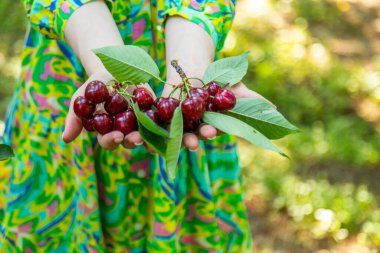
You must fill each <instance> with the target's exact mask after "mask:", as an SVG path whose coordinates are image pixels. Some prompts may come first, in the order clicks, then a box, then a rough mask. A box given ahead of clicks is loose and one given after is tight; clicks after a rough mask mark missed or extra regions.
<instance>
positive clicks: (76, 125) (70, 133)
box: [62, 72, 154, 150]
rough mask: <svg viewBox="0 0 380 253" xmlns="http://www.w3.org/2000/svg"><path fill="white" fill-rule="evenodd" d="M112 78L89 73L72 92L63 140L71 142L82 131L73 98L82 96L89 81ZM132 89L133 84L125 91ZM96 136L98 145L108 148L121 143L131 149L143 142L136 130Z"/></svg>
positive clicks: (107, 74) (103, 74)
mask: <svg viewBox="0 0 380 253" xmlns="http://www.w3.org/2000/svg"><path fill="white" fill-rule="evenodd" d="M113 79H114V78H113V77H112V76H111V75H110V74H109V73H107V72H105V73H104V72H102V73H95V74H93V75H91V76H90V77H89V78H88V80H87V81H86V82H85V83H84V84H83V85H82V86H81V87H79V88H78V90H77V91H76V92H75V93H74V95H73V96H72V97H71V101H70V108H69V112H68V114H67V116H66V122H65V130H64V132H63V135H62V139H63V141H64V142H66V143H70V142H72V141H73V140H75V139H76V138H77V137H78V136H79V135H80V133H81V132H82V127H83V126H82V122H81V120H80V119H79V118H78V117H77V116H76V115H75V113H74V109H73V103H74V101H75V99H76V98H77V97H79V96H84V92H85V89H86V87H87V85H88V84H89V83H90V82H91V81H94V80H99V81H102V82H103V83H107V82H109V81H111V80H113ZM143 86H144V88H146V89H148V90H149V91H150V92H151V94H152V95H153V96H154V92H153V91H152V89H151V88H150V87H149V85H148V84H144V85H143ZM134 89H135V86H133V85H131V86H129V87H128V90H127V91H128V92H129V93H133V90H134ZM97 138H98V143H99V145H100V146H102V147H103V148H105V149H109V150H113V149H115V148H116V147H118V146H119V145H120V144H122V145H123V146H124V147H125V148H128V149H133V148H135V147H136V146H140V145H142V144H143V139H142V138H141V136H140V134H139V133H138V132H137V131H134V132H132V133H129V134H128V135H126V136H124V134H123V133H122V132H120V131H112V132H109V133H107V134H105V135H101V134H99V133H98V135H97Z"/></svg>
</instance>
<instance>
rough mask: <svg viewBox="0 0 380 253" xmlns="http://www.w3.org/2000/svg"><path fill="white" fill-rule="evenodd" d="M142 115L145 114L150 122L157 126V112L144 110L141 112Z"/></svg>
mask: <svg viewBox="0 0 380 253" xmlns="http://www.w3.org/2000/svg"><path fill="white" fill-rule="evenodd" d="M143 113H145V115H146V116H148V117H149V118H150V119H151V120H153V122H154V123H156V124H159V123H160V121H159V118H158V112H157V111H155V110H152V109H145V110H143Z"/></svg>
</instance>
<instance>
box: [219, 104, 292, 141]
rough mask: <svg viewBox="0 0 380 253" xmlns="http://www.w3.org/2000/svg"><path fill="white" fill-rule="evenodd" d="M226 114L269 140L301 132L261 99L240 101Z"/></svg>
mask: <svg viewBox="0 0 380 253" xmlns="http://www.w3.org/2000/svg"><path fill="white" fill-rule="evenodd" d="M225 114H227V115H230V116H232V117H234V118H237V119H240V120H241V121H244V122H245V123H247V124H248V125H250V126H252V127H254V128H255V129H257V130H258V131H259V132H261V133H262V134H263V135H265V136H266V137H267V138H269V139H280V138H282V137H284V136H286V135H288V134H292V133H297V132H299V129H298V128H297V127H295V126H294V125H292V124H291V123H290V122H289V121H288V120H287V119H286V118H285V117H284V116H283V115H282V114H281V113H280V112H279V111H277V110H276V109H275V108H273V106H271V104H270V103H268V102H267V101H265V100H263V99H260V98H241V99H238V100H237V102H236V105H235V107H234V108H233V109H232V110H230V111H227V112H225Z"/></svg>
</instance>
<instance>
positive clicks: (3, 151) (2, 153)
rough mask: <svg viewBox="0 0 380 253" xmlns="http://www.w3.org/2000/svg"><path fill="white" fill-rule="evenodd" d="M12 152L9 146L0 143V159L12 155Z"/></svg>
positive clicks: (2, 159) (5, 158)
mask: <svg viewBox="0 0 380 253" xmlns="http://www.w3.org/2000/svg"><path fill="white" fill-rule="evenodd" d="M14 156H15V155H14V153H13V150H12V148H11V147H9V146H8V145H5V144H0V161H4V160H7V159H9V158H12V157H14Z"/></svg>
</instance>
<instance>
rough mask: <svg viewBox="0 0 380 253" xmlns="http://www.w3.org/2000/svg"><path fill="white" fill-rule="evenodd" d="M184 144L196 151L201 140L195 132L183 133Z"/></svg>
mask: <svg viewBox="0 0 380 253" xmlns="http://www.w3.org/2000/svg"><path fill="white" fill-rule="evenodd" d="M183 144H184V145H185V146H186V147H188V148H189V149H190V150H192V151H194V150H196V149H197V148H198V146H199V141H198V138H197V136H196V135H195V134H191V133H187V134H184V135H183Z"/></svg>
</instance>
